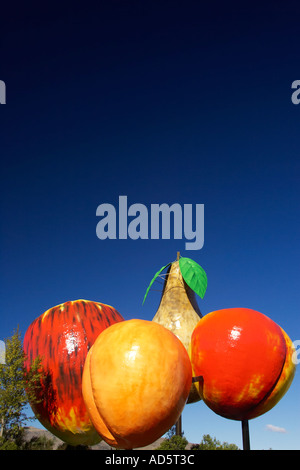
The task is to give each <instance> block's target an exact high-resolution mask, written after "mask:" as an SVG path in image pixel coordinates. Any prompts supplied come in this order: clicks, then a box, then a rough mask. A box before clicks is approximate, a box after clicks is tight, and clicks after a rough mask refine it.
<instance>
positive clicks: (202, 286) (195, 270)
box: [179, 258, 207, 299]
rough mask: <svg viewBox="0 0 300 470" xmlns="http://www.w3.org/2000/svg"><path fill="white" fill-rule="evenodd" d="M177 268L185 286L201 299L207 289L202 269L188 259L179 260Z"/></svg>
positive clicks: (204, 273)
mask: <svg viewBox="0 0 300 470" xmlns="http://www.w3.org/2000/svg"><path fill="white" fill-rule="evenodd" d="M179 268H180V271H181V274H182V277H183V279H184V280H185V282H186V283H187V285H188V286H189V287H190V288H191V289H193V291H194V292H196V294H198V295H199V296H200V297H201V299H203V297H204V295H205V292H206V288H207V276H206V272H205V271H204V269H203V268H202V267H201V266H200V264H198V263H196V261H193V260H192V259H190V258H180V259H179Z"/></svg>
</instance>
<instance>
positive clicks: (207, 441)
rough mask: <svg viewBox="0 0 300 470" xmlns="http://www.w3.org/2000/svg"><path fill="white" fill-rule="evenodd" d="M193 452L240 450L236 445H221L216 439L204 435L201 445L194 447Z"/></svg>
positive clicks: (226, 443)
mask: <svg viewBox="0 0 300 470" xmlns="http://www.w3.org/2000/svg"><path fill="white" fill-rule="evenodd" d="M192 450H239V448H238V446H236V445H235V444H228V442H223V443H222V444H221V442H220V441H218V440H217V439H216V438H215V437H211V436H210V435H209V434H204V435H203V437H202V441H201V442H200V444H195V445H193V446H192Z"/></svg>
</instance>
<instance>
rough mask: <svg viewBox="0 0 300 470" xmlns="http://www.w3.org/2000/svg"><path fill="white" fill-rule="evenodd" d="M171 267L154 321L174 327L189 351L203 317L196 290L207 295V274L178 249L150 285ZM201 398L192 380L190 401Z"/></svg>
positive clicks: (174, 331) (167, 326) (174, 330)
mask: <svg viewBox="0 0 300 470" xmlns="http://www.w3.org/2000/svg"><path fill="white" fill-rule="evenodd" d="M167 267H169V268H168V271H167V274H166V277H165V282H164V287H163V292H162V296H161V300H160V304H159V307H158V310H157V312H156V314H155V316H154V318H153V321H154V322H156V323H159V324H160V325H163V326H164V327H165V328H167V329H169V330H170V331H172V332H173V333H174V334H175V335H176V336H177V338H179V339H180V341H181V342H182V343H183V345H184V346H185V348H186V350H187V351H189V345H190V341H191V335H192V332H193V330H194V328H195V326H196V325H197V324H198V322H199V320H200V318H202V314H201V312H200V309H199V306H198V304H197V300H196V295H195V291H196V292H197V293H198V294H199V295H200V296H201V297H202V298H203V296H204V294H205V290H206V286H207V279H206V274H205V272H204V270H203V268H201V266H199V265H198V264H197V263H195V261H193V260H191V259H190V258H180V259H179V253H178V259H177V260H176V261H174V262H173V263H170V264H169V265H167V266H164V267H163V268H162V269H161V270H160V271H159V272H158V273H156V275H155V276H154V279H153V280H152V281H151V283H150V286H149V287H151V285H152V283H153V281H154V280H155V279H156V277H157V276H159V274H160V273H161V272H162V271H163V270H164V269H165V268H167ZM185 279H186V280H185ZM187 282H188V283H189V284H188V283H187ZM190 286H191V287H190ZM148 290H149V288H148ZM147 294H148V291H147V293H146V295H147ZM145 297H146V296H145ZM144 300H145V299H144ZM199 400H200V396H199V393H198V391H197V389H196V387H195V385H194V384H192V385H191V390H190V393H189V397H188V400H187V403H194V402H196V401H199Z"/></svg>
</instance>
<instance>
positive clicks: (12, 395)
mask: <svg viewBox="0 0 300 470" xmlns="http://www.w3.org/2000/svg"><path fill="white" fill-rule="evenodd" d="M5 343H6V354H5V364H0V438H1V441H2V445H3V446H4V447H5V448H8V447H11V448H12V447H14V445H17V446H18V443H19V441H20V440H21V438H22V432H23V429H24V424H25V422H26V421H28V420H30V419H35V418H34V417H33V418H32V417H29V416H27V413H26V410H25V408H26V406H27V405H28V403H29V399H30V401H31V402H33V401H34V400H35V396H36V394H35V390H36V388H37V387H38V385H39V383H40V378H41V371H40V368H41V361H40V359H39V358H37V359H36V360H35V361H34V362H33V363H32V366H31V369H30V371H29V372H27V371H26V370H25V368H24V361H25V359H26V356H25V353H24V351H23V347H22V341H21V333H20V331H19V327H18V328H17V330H15V331H14V333H13V335H12V336H11V337H10V338H7V339H6V341H5Z"/></svg>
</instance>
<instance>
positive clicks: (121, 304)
mask: <svg viewBox="0 0 300 470" xmlns="http://www.w3.org/2000/svg"><path fill="white" fill-rule="evenodd" d="M78 5H79V3H74V4H73V5H72V8H71V7H70V8H69V7H67V6H64V5H60V6H59V7H57V8H55V7H54V6H52V7H45V6H44V5H39V6H38V7H37V6H36V5H35V8H33V7H32V8H31V7H30V2H29V4H27V3H26V5H25V4H23V3H22V2H20V5H19V7H18V8H15V7H14V8H11V9H10V7H9V6H7V5H6V6H2V7H1V9H2V13H1V16H2V15H3V19H4V26H3V29H2V31H1V43H0V47H1V63H0V79H1V80H4V81H5V83H6V87H7V104H6V105H5V106H1V108H0V120H1V127H0V133H1V147H0V153H1V219H0V223H1V299H0V302H1V305H0V307H1V310H0V311H1V321H0V339H4V338H5V337H7V336H9V335H11V333H12V331H13V329H14V328H15V327H16V326H17V325H18V324H19V325H20V328H21V331H22V333H23V334H24V333H25V331H26V329H27V327H28V326H29V324H30V323H31V321H32V320H33V319H34V318H36V317H37V316H39V315H40V314H42V313H43V312H44V311H45V310H46V309H48V308H50V307H52V306H54V305H56V304H58V303H61V302H64V301H66V300H75V299H78V298H85V299H89V300H96V301H100V302H104V303H108V304H111V305H113V306H115V308H117V309H118V310H119V311H120V313H121V314H122V315H123V316H124V318H125V319H130V318H145V319H149V320H150V319H152V318H153V316H154V314H155V312H156V310H157V307H158V303H159V299H160V293H159V292H157V291H154V290H153V291H151V292H150V294H149V295H148V298H147V300H146V303H145V304H144V306H143V307H142V300H143V297H144V294H145V290H146V288H147V286H148V284H149V282H150V280H151V279H152V277H153V275H154V273H155V272H156V271H157V270H158V269H159V268H160V267H161V266H163V265H164V264H167V263H168V262H170V261H172V260H174V259H175V258H176V253H177V251H180V252H181V255H182V256H188V257H191V258H193V259H194V260H195V261H197V262H198V263H199V264H201V265H202V266H203V268H204V269H205V270H206V272H207V276H208V288H207V292H206V295H205V297H204V299H203V300H202V299H200V298H198V301H199V302H198V303H199V306H200V309H201V311H202V313H203V314H207V313H209V312H210V311H213V310H216V309H219V308H226V307H250V308H254V309H256V310H259V311H261V312H263V313H265V314H266V315H268V316H270V317H271V318H272V319H273V320H274V321H275V322H277V323H279V324H280V325H281V326H282V327H283V328H284V329H285V331H286V332H287V333H288V334H289V335H290V337H291V338H292V340H297V339H300V326H299V265H300V263H299V261H300V260H299V229H300V226H299V202H300V197H299V156H300V152H299V148H300V146H299V134H300V132H299V125H300V105H298V106H296V105H294V104H292V102H291V94H292V90H291V83H292V82H293V81H294V80H297V79H300V70H299V60H298V58H299V13H300V12H299V4H297V2H294V1H290V2H288V3H282V2H279V1H275V2H274V1H273V2H269V1H262V2H259V4H257V5H253V2H243V3H242V4H240V3H239V4H238V5H239V6H237V4H236V3H235V2H226V3H225V4H224V3H223V2H220V1H219V2H209V3H207V2H206V3H205V4H203V2H198V1H188V2H185V3H182V2H176V1H175V2H170V1H164V2H158V1H151V2H149V1H146V2H138V1H129V2H121V1H109V2H108V1H107V2H100V5H98V6H93V7H88V3H83V2H81V6H80V7H79V6H78ZM119 195H127V197H128V204H129V205H130V204H133V203H135V202H139V203H142V204H145V205H146V206H147V207H148V208H150V204H154V203H159V204H161V203H167V204H169V205H171V204H173V203H179V204H181V205H183V204H187V203H189V204H193V205H195V204H204V205H205V242H204V246H203V248H202V249H201V250H198V251H186V250H185V240H184V239H183V240H173V239H171V240H151V239H149V240H135V241H133V240H130V239H127V240H106V241H101V240H99V239H98V238H97V236H96V225H97V222H98V220H99V218H97V217H96V209H97V206H98V205H99V204H102V203H111V204H113V205H115V206H116V208H117V206H118V197H119ZM155 288H157V289H159V288H161V286H160V285H159V284H157V285H155ZM299 384H300V380H299V372H297V374H296V377H295V379H294V382H293V384H292V386H291V389H290V390H289V392H288V393H287V395H286V396H285V397H284V398H283V399H282V401H281V402H280V403H279V404H278V405H277V406H276V408H274V409H273V410H272V411H270V412H269V413H267V414H265V415H263V416H262V417H260V418H258V419H255V420H252V421H251V422H250V432H251V444H252V448H253V449H261V448H270V447H272V448H273V449H300V442H299V435H300V424H299V423H300V419H299V418H300V406H299ZM267 425H273V426H277V427H280V428H284V429H285V430H286V432H285V433H279V432H274V431H271V430H270V428H269V429H267V428H266V426H267ZM183 428H184V433H185V436H186V437H187V438H188V439H189V440H190V441H192V442H199V441H200V440H201V438H202V435H203V434H205V433H209V434H211V435H212V436H215V437H216V438H217V439H219V440H221V441H225V440H226V441H228V442H235V443H236V444H237V445H239V446H240V447H241V446H242V443H241V430H240V423H239V422H234V421H228V420H225V419H223V418H220V417H218V416H216V415H214V414H213V412H212V411H210V410H209V409H207V408H206V407H205V405H204V404H203V403H198V404H194V405H188V406H187V407H186V409H185V411H184V413H183Z"/></svg>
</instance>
